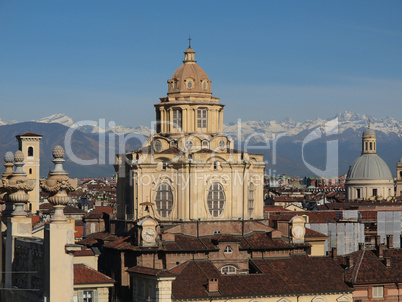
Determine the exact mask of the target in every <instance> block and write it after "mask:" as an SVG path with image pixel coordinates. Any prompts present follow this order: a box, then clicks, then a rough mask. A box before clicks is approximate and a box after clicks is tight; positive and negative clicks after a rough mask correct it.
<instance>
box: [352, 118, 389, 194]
mask: <svg viewBox="0 0 402 302" xmlns="http://www.w3.org/2000/svg"><path fill="white" fill-rule="evenodd" d="M345 191H346V201H355V200H363V199H370V198H381V199H387V198H389V197H392V196H394V180H393V178H392V174H391V171H390V169H389V168H388V166H387V164H386V163H385V161H384V160H383V159H382V158H381V157H379V156H378V155H377V136H376V134H375V131H374V130H373V129H371V128H370V125H369V127H368V128H367V129H366V130H364V132H363V137H362V154H361V155H360V156H359V157H358V158H357V159H356V160H355V161H354V162H353V164H352V165H351V166H350V168H349V171H348V174H347V177H346V183H345Z"/></svg>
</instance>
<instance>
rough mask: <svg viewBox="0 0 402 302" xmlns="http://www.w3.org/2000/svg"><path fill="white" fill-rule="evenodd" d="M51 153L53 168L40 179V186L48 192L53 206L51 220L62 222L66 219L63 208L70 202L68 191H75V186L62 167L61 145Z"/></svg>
mask: <svg viewBox="0 0 402 302" xmlns="http://www.w3.org/2000/svg"><path fill="white" fill-rule="evenodd" d="M52 154H53V157H54V159H53V163H54V169H53V170H52V171H50V172H49V175H48V177H47V178H46V179H44V180H42V181H41V183H40V186H41V188H42V189H43V190H44V191H46V192H49V193H50V196H49V197H48V200H49V202H50V203H51V204H52V205H53V206H54V208H55V211H54V214H53V217H52V220H53V221H55V222H63V221H66V217H65V216H64V213H63V209H64V207H65V206H66V205H67V204H68V203H70V202H71V198H70V197H69V196H68V193H69V192H73V191H75V188H74V186H73V185H72V184H71V182H70V178H69V177H68V173H67V172H66V171H64V169H63V163H64V159H63V157H64V149H63V148H62V147H61V146H56V147H55V148H54V149H53V152H52Z"/></svg>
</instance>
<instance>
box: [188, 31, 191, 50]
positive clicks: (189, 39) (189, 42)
mask: <svg viewBox="0 0 402 302" xmlns="http://www.w3.org/2000/svg"><path fill="white" fill-rule="evenodd" d="M188 48H191V36H190V34H188Z"/></svg>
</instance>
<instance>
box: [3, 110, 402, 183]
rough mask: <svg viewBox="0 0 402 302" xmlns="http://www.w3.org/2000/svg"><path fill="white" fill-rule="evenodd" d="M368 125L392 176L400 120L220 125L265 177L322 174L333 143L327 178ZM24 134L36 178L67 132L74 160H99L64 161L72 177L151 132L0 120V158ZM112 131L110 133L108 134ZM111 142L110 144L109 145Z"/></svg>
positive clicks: (356, 117)
mask: <svg viewBox="0 0 402 302" xmlns="http://www.w3.org/2000/svg"><path fill="white" fill-rule="evenodd" d="M369 124H370V127H371V128H372V129H373V130H375V131H376V133H377V141H378V147H377V150H378V153H379V155H380V156H381V157H382V158H383V159H384V160H385V161H386V162H387V164H388V166H389V167H390V169H391V172H392V173H393V174H395V165H396V162H397V161H398V160H399V158H400V157H402V148H401V147H402V140H401V138H402V122H401V121H398V120H396V119H395V118H393V117H385V118H375V117H369V116H367V115H365V114H358V113H352V112H349V111H345V112H342V113H339V114H337V115H335V116H333V117H331V118H328V119H323V118H316V119H315V120H307V121H304V122H296V121H294V120H293V119H291V118H287V119H285V120H282V121H275V120H271V121H239V122H237V123H228V124H225V125H224V132H225V133H226V134H227V135H229V136H231V137H232V138H233V139H235V140H236V142H237V143H236V144H237V148H238V149H242V150H245V148H247V151H248V152H251V153H262V154H264V159H265V160H266V161H268V165H267V173H268V174H272V175H279V174H281V173H286V174H288V175H293V174H296V175H300V176H303V175H313V172H312V171H311V170H310V169H309V168H308V167H307V166H308V165H311V166H313V167H316V168H317V169H320V170H325V166H326V161H327V144H328V143H329V142H331V141H332V143H330V144H332V145H330V146H332V147H333V146H335V145H334V144H333V142H334V141H335V142H336V143H337V152H338V154H339V156H338V170H337V171H335V170H334V171H331V172H330V173H332V174H334V175H332V176H337V175H338V176H339V175H341V174H344V173H346V172H347V170H348V166H349V165H350V164H352V162H353V160H354V159H355V158H357V157H358V156H359V155H360V152H361V134H362V132H363V130H364V129H365V128H366V127H367V126H368V125H369ZM112 126H113V125H112ZM71 129H74V130H75V131H72V130H71ZM28 131H29V132H35V133H40V134H42V135H43V139H42V143H41V165H42V166H41V175H42V174H46V173H47V171H48V169H49V168H51V166H52V164H51V150H52V147H54V146H55V145H57V144H60V145H62V146H63V147H64V138H65V136H66V134H68V133H70V132H72V133H73V134H72V151H73V154H74V156H76V157H77V158H81V159H98V158H99V154H101V155H103V156H104V157H105V161H104V162H105V163H104V164H103V163H100V164H99V163H98V164H96V165H87V166H83V165H79V164H76V163H74V161H73V160H72V159H71V158H68V157H67V158H66V159H67V161H66V169H67V170H69V172H70V175H71V176H75V177H84V176H92V177H95V176H110V175H112V174H113V167H112V166H111V164H113V158H114V152H115V150H118V140H117V139H116V138H117V137H123V136H125V137H127V135H128V134H133V133H136V134H137V136H138V138H131V139H130V140H129V141H128V143H127V144H126V146H125V148H126V149H127V150H130V149H135V148H138V147H139V146H140V145H141V141H144V140H145V139H146V137H147V136H149V135H150V133H151V129H150V128H149V127H145V126H139V127H126V126H120V125H115V126H114V127H106V126H105V127H102V125H99V124H98V123H97V122H96V123H95V122H94V123H93V124H92V125H88V123H86V122H84V123H83V122H81V123H80V122H78V123H77V122H76V121H74V120H73V119H72V118H70V117H68V116H67V115H65V114H54V115H51V116H49V117H45V118H42V119H40V120H36V121H30V122H17V121H9V122H6V121H3V120H2V119H0V154H4V153H5V152H6V151H9V150H12V151H15V150H16V148H17V144H16V141H15V135H17V134H21V133H24V132H28ZM113 133H114V134H116V135H112V134H113ZM100 134H103V135H100ZM131 136H132V135H131ZM103 138H104V141H103ZM112 139H114V140H115V141H114V142H112V141H111V140H112ZM250 146H252V147H250ZM332 147H330V148H332ZM302 151H303V152H302ZM302 155H303V156H304V160H305V162H303V156H302ZM109 156H110V158H109ZM329 156H333V155H329ZM101 161H102V160H101ZM306 162H307V164H306ZM311 166H310V168H311ZM314 172H317V170H314ZM42 176H45V175H42ZM325 176H330V175H329V174H327V175H325Z"/></svg>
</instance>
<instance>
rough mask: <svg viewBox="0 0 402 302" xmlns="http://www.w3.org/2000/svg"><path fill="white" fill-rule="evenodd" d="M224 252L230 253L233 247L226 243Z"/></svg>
mask: <svg viewBox="0 0 402 302" xmlns="http://www.w3.org/2000/svg"><path fill="white" fill-rule="evenodd" d="M223 252H224V253H225V254H232V253H233V249H232V247H231V246H230V245H227V246H226V247H225V250H224V251H223Z"/></svg>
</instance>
